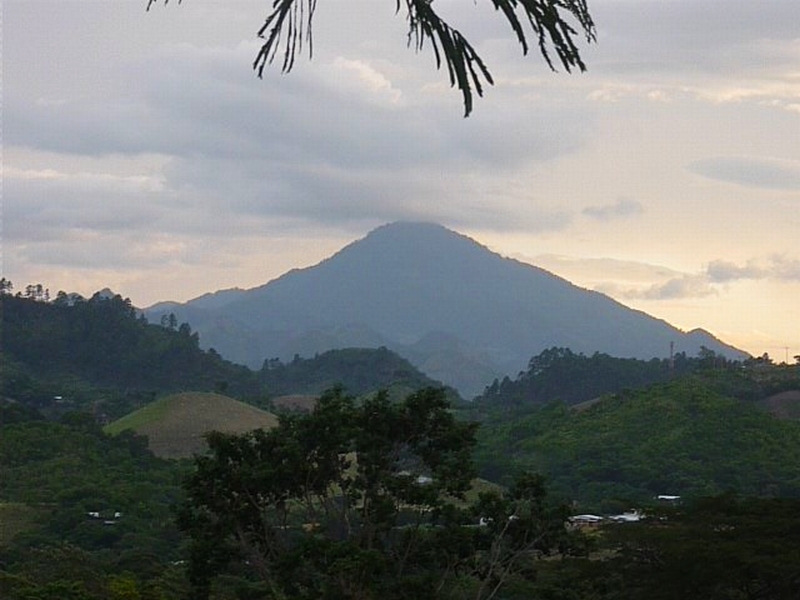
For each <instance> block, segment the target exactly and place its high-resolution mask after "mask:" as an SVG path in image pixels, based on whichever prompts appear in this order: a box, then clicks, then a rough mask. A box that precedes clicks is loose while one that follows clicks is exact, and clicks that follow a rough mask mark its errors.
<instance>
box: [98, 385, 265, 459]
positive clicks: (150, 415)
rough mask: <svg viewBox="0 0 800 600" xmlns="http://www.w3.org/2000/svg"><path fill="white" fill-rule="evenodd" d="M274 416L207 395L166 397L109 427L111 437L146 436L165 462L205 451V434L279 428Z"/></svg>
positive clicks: (232, 400)
mask: <svg viewBox="0 0 800 600" xmlns="http://www.w3.org/2000/svg"><path fill="white" fill-rule="evenodd" d="M277 422H278V420H277V417H276V416H275V415H273V414H272V413H270V412H266V411H263V410H260V409H258V408H256V407H255V406H251V405H249V404H245V403H244V402H239V401H238V400H234V399H233V398H229V397H227V396H222V395H220V394H212V393H205V392H185V393H181V394H173V395H171V396H166V397H164V398H161V399H160V400H157V401H156V402H153V403H152V404H148V405H147V406H145V407H143V408H141V409H139V410H137V411H135V412H132V413H130V414H129V415H126V416H124V417H122V418H121V419H118V420H117V421H114V422H113V423H110V424H109V425H108V426H107V427H106V431H107V432H108V433H111V434H116V433H119V432H121V431H123V430H125V429H133V430H134V431H135V432H136V433H139V434H141V435H146V436H147V437H148V439H149V447H150V449H151V450H152V451H153V452H154V453H155V454H156V455H157V456H160V457H163V458H187V457H191V456H192V455H193V454H199V453H202V452H204V451H205V450H206V442H205V439H204V438H203V436H204V434H206V433H207V432H209V431H225V432H229V433H242V432H244V431H249V430H251V429H258V428H263V429H269V428H271V427H274V426H275V425H276V424H277Z"/></svg>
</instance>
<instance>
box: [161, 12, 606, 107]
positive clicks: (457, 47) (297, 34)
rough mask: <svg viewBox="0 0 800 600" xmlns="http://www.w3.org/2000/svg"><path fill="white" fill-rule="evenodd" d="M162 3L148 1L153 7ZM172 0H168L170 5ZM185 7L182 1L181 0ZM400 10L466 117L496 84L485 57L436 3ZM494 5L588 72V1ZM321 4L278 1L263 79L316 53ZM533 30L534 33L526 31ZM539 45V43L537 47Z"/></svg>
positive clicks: (264, 34) (528, 37)
mask: <svg viewBox="0 0 800 600" xmlns="http://www.w3.org/2000/svg"><path fill="white" fill-rule="evenodd" d="M156 2H157V0H148V2H147V8H148V10H149V9H150V7H151V6H152V5H153V4H155V3H156ZM167 2H169V0H165V3H167ZM178 2H179V3H180V2H181V0H178ZM395 2H396V12H398V13H400V12H404V13H405V15H406V20H407V21H408V38H407V43H408V45H409V46H413V47H414V48H415V49H416V50H417V51H420V50H422V49H423V48H424V47H425V45H426V43H427V44H430V47H431V49H432V50H433V54H434V57H435V59H436V68H437V69H440V68H441V66H442V63H444V64H445V66H446V67H447V73H448V76H449V78H450V85H451V86H457V87H458V89H459V90H460V91H461V94H462V96H463V100H464V116H469V114H470V113H471V112H472V105H473V94H477V95H478V96H482V95H483V86H484V85H485V84H490V85H491V84H493V83H494V80H493V79H492V75H491V73H490V71H489V69H488V67H487V66H486V64H485V63H484V61H483V59H482V58H481V56H480V55H479V54H478V52H477V50H476V49H475V48H474V47H473V45H472V44H471V43H470V42H469V40H467V39H466V38H465V37H464V35H463V34H462V33H461V32H460V31H459V30H458V29H456V28H454V27H453V26H452V25H450V23H448V22H447V21H445V20H444V19H443V18H442V17H441V16H440V15H439V13H438V12H437V11H436V10H435V8H434V4H433V0H395ZM491 2H492V6H493V7H494V8H495V10H496V11H497V12H498V13H500V14H501V15H502V17H503V18H504V19H505V20H506V21H507V23H508V25H509V27H511V30H512V31H513V33H514V36H515V37H516V39H517V42H519V45H520V46H521V48H522V53H523V54H527V53H528V50H529V49H530V47H531V46H532V45H533V44H535V45H536V46H537V47H538V48H539V52H540V53H541V55H542V58H543V59H544V61H545V62H546V63H547V65H548V66H549V67H550V68H551V69H553V70H555V69H556V67H557V65H561V66H562V67H563V68H564V69H565V70H566V71H567V72H571V71H572V70H573V69H579V70H581V71H585V70H586V65H585V63H584V62H583V59H582V58H581V55H580V51H579V49H578V45H577V43H576V40H577V38H578V37H579V36H581V35H583V36H584V37H585V39H586V41H587V42H592V41H594V40H595V38H596V32H595V25H594V21H593V20H592V17H591V15H590V14H589V8H588V6H587V3H586V0H491ZM316 7H317V0H272V12H271V13H270V14H269V16H268V17H267V18H266V21H265V23H264V25H263V26H262V27H261V29H259V31H258V36H259V37H260V38H261V39H263V40H264V42H263V44H262V46H261V48H260V49H259V51H258V54H257V55H256V57H255V60H254V61H253V69H255V71H256V72H257V73H258V76H259V77H262V76H263V74H264V69H265V68H266V66H267V65H268V64H271V63H272V62H273V61H274V60H275V57H276V56H280V57H281V59H280V62H281V70H282V72H284V73H288V72H289V71H291V70H292V67H293V66H294V64H295V59H296V57H297V54H298V53H299V52H302V50H303V46H304V45H305V46H306V47H307V48H308V54H309V57H311V55H312V53H313V42H312V21H313V18H314V12H315V10H316ZM526 24H527V27H528V28H529V30H528V29H527V28H526ZM532 42H533V43H532Z"/></svg>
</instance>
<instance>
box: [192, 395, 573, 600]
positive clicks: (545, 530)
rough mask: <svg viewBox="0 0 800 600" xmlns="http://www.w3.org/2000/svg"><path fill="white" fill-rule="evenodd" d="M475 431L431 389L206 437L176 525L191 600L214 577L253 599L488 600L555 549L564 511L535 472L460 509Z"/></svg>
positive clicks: (332, 403)
mask: <svg viewBox="0 0 800 600" xmlns="http://www.w3.org/2000/svg"><path fill="white" fill-rule="evenodd" d="M474 434H475V425H474V424H472V423H464V422H459V421H456V420H455V419H454V418H453V416H452V414H451V413H450V412H449V410H448V405H447V402H446V400H445V396H444V393H443V391H441V390H437V389H426V390H423V391H420V392H417V393H415V394H413V395H411V396H409V397H408V398H407V399H406V400H405V401H403V402H400V403H392V402H390V401H389V400H388V399H387V397H386V396H385V395H381V394H379V395H377V396H376V397H374V398H372V399H368V400H365V401H364V402H362V403H359V404H357V403H356V402H355V401H354V399H353V398H351V397H348V396H346V395H344V394H343V393H342V392H341V391H340V390H333V391H331V392H328V393H326V394H325V395H324V396H323V397H322V398H321V399H320V401H319V403H318V405H317V407H316V409H315V410H314V412H313V413H312V414H310V415H300V416H298V415H294V416H285V417H283V418H282V420H281V422H280V425H279V426H278V427H277V428H275V429H272V430H270V431H261V430H256V431H254V432H251V433H248V434H244V435H239V436H236V435H228V434H221V433H214V434H211V435H210V436H209V445H210V448H211V454H210V455H209V456H201V457H197V458H196V470H195V472H194V473H193V475H192V476H191V478H190V479H189V480H188V482H187V486H186V487H187V501H186V503H185V504H184V506H183V508H182V511H181V515H180V524H181V527H182V528H183V529H184V530H185V531H186V532H188V533H189V535H190V537H191V540H192V546H191V554H190V565H189V575H190V579H191V581H192V585H193V588H194V593H195V596H194V597H196V598H208V597H209V595H210V594H211V591H212V589H213V585H212V584H213V582H214V579H215V577H216V576H217V575H222V574H225V575H228V576H229V579H228V580H229V581H230V576H233V577H234V580H235V581H236V582H237V586H238V588H239V589H240V590H244V589H247V590H248V591H247V593H248V594H254V596H253V597H264V598H293V599H304V598H308V599H315V600H318V599H326V598H330V599H333V598H336V599H342V598H379V597H380V598H382V600H391V599H394V598H397V599H401V598H409V599H411V598H414V599H416V600H419V599H426V598H429V599H434V598H467V597H468V598H475V599H488V598H492V597H495V596H496V594H497V593H498V592H499V591H500V590H501V589H502V588H503V586H504V585H505V584H506V583H509V582H511V581H512V580H514V579H515V578H517V577H520V576H523V577H524V575H525V573H526V572H530V571H531V570H532V568H533V566H534V562H533V561H534V559H535V558H536V557H537V556H540V555H541V554H544V553H547V552H549V551H550V550H551V549H554V548H557V547H559V546H562V548H561V550H563V549H564V548H563V546H564V544H565V543H566V532H565V530H564V522H565V515H564V514H563V512H562V511H561V510H560V509H550V508H548V506H547V505H546V503H545V493H544V487H543V486H542V483H541V480H540V479H538V478H537V477H534V476H524V477H522V478H520V480H519V481H518V484H517V485H516V486H515V487H514V488H513V489H512V490H511V491H510V492H508V493H506V494H501V493H500V492H488V493H482V494H481V495H480V496H479V498H478V499H477V500H474V501H473V502H472V503H469V502H467V500H466V493H467V492H468V491H469V489H470V486H471V482H472V478H473V474H474V470H473V467H472V463H471V457H470V456H471V451H472V448H473V446H474V443H475V438H474Z"/></svg>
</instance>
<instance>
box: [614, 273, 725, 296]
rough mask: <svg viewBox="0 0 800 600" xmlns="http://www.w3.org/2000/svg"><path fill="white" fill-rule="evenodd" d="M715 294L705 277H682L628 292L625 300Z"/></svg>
mask: <svg viewBox="0 0 800 600" xmlns="http://www.w3.org/2000/svg"><path fill="white" fill-rule="evenodd" d="M716 293H717V290H716V289H715V288H714V287H713V286H711V285H710V283H709V281H708V279H707V277H706V276H705V275H702V274H700V275H683V276H682V277H676V278H673V279H669V280H667V281H665V282H663V283H657V284H654V285H651V286H649V287H647V288H644V289H640V290H629V291H628V292H626V293H625V296H626V297H627V298H631V299H633V298H637V299H641V300H677V299H679V298H702V297H705V296H711V295H714V294H716Z"/></svg>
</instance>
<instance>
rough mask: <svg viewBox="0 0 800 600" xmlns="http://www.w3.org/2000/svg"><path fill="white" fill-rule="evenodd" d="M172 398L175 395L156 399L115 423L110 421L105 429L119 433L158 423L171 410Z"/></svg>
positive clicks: (115, 433)
mask: <svg viewBox="0 0 800 600" xmlns="http://www.w3.org/2000/svg"><path fill="white" fill-rule="evenodd" d="M172 398H173V396H167V397H165V398H161V399H160V400H156V401H155V402H153V403H151V404H148V405H147V406H144V407H142V408H140V409H139V410H136V411H134V412H132V413H130V414H127V415H125V416H124V417H122V418H120V419H117V420H116V421H114V422H113V423H109V424H108V425H106V426H105V427H104V428H103V429H104V430H105V432H106V433H108V434H111V435H117V434H118V433H121V432H123V431H125V430H126V429H133V430H134V431H138V430H139V429H141V428H142V427H144V426H146V425H149V424H151V423H156V422H158V421H159V420H161V419H163V418H164V417H165V416H166V414H167V413H168V412H169V411H170V409H171V407H172V402H173V400H172Z"/></svg>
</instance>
